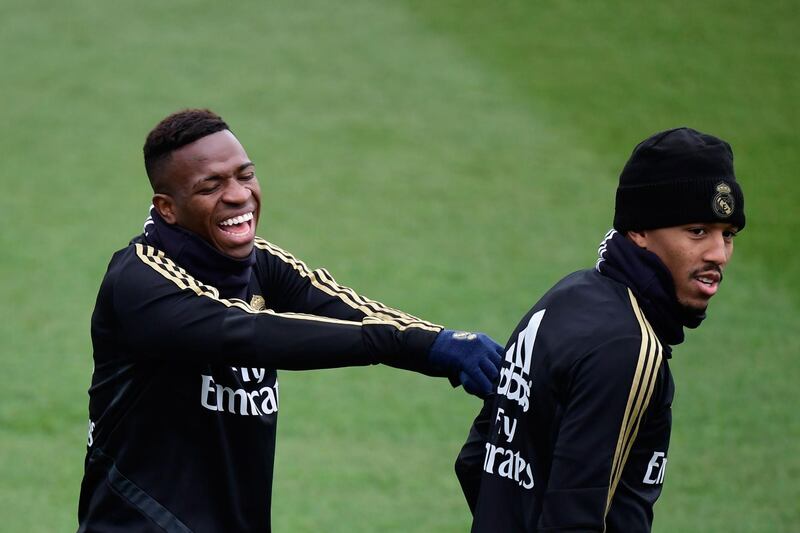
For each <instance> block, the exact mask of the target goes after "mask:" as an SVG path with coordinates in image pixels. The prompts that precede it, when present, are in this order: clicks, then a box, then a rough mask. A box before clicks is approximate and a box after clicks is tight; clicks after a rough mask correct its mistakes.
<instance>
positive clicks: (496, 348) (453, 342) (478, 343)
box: [428, 329, 503, 398]
mask: <svg viewBox="0 0 800 533" xmlns="http://www.w3.org/2000/svg"><path fill="white" fill-rule="evenodd" d="M502 353H503V347H502V346H500V345H499V344H497V343H496V342H494V341H493V340H492V338H491V337H489V336H488V335H486V334H484V333H469V332H467V331H453V330H452V329H445V330H442V331H441V332H439V336H438V337H436V340H435V341H433V345H432V346H431V351H430V353H429V354H428V360H429V361H430V362H431V363H432V364H433V365H434V366H436V367H438V368H439V369H441V370H443V371H445V372H449V373H452V374H457V375H458V378H459V380H461V385H463V386H464V390H465V391H467V392H468V393H470V394H474V395H475V396H478V397H479V398H485V397H486V396H488V395H489V394H491V393H492V389H493V388H494V381H495V380H496V379H497V376H498V375H499V374H500V364H501V363H502V361H503V358H502Z"/></svg>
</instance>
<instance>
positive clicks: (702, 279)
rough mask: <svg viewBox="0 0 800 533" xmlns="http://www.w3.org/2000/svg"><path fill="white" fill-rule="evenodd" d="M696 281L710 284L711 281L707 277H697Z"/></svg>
mask: <svg viewBox="0 0 800 533" xmlns="http://www.w3.org/2000/svg"><path fill="white" fill-rule="evenodd" d="M697 281H699V282H700V283H705V284H706V285H711V284H712V283H713V282H712V281H711V280H710V279H708V278H697Z"/></svg>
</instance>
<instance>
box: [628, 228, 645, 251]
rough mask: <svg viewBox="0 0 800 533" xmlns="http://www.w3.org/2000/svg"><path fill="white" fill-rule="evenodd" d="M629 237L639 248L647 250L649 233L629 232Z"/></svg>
mask: <svg viewBox="0 0 800 533" xmlns="http://www.w3.org/2000/svg"><path fill="white" fill-rule="evenodd" d="M627 237H628V238H629V239H630V240H632V241H633V242H634V244H636V246H638V247H639V248H644V249H645V250H647V232H646V231H628V233H627Z"/></svg>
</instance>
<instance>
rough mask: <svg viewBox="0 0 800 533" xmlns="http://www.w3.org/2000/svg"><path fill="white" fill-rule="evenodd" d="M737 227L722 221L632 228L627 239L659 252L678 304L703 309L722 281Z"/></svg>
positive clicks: (697, 310)
mask: <svg viewBox="0 0 800 533" xmlns="http://www.w3.org/2000/svg"><path fill="white" fill-rule="evenodd" d="M737 231H738V229H737V228H736V227H735V226H733V225H731V224H726V223H721V222H714V223H707V222H704V223H696V224H685V225H683V226H673V227H669V228H659V229H651V230H646V231H629V232H628V238H629V239H631V240H632V241H633V242H635V243H636V244H637V245H638V246H640V247H642V248H645V249H647V250H650V251H651V252H653V253H654V254H656V255H657V256H658V257H659V258H660V259H661V261H663V263H664V264H665V265H666V266H667V268H668V269H669V271H670V273H671V274H672V279H673V281H674V282H675V293H676V295H677V297H678V303H680V304H681V305H682V306H683V307H684V308H687V309H689V310H691V311H693V312H704V311H705V309H706V307H708V302H709V300H710V299H711V297H712V296H714V294H716V292H717V289H718V288H719V284H720V283H721V282H722V271H723V270H724V268H725V266H726V265H727V264H728V261H730V259H731V256H732V255H733V238H734V237H735V236H736V232H737Z"/></svg>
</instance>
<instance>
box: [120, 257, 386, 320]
mask: <svg viewBox="0 0 800 533" xmlns="http://www.w3.org/2000/svg"><path fill="white" fill-rule="evenodd" d="M135 246H136V255H137V256H138V257H139V259H140V260H141V261H142V263H144V264H145V265H147V266H149V267H150V268H152V269H153V270H154V271H156V272H157V273H158V274H160V275H161V276H162V277H164V278H165V279H167V280H169V281H171V282H172V283H174V284H175V285H176V286H177V287H178V288H179V289H181V290H189V291H192V292H194V293H195V294H196V295H198V296H201V297H204V298H209V299H211V300H214V301H216V302H219V303H221V304H223V305H225V306H227V307H236V308H239V309H241V310H243V311H246V312H248V313H251V314H265V315H273V316H279V317H283V318H290V319H294V320H308V321H312V322H324V323H328V324H346V325H350V326H361V325H362V323H361V322H355V321H352V320H339V319H336V318H328V317H322V316H316V315H307V314H303V313H276V312H275V311H273V310H271V309H262V310H257V309H254V308H253V307H252V306H250V304H248V303H247V302H245V301H243V300H239V299H238V298H230V299H227V298H220V296H219V291H218V290H217V289H216V287H212V286H210V285H205V284H203V283H201V282H200V281H198V280H196V279H195V278H193V277H192V276H191V275H189V273H187V272H186V271H185V270H184V269H182V268H181V267H179V266H178V265H176V264H175V263H174V262H172V260H171V259H169V258H168V257H167V256H166V255H164V252H162V251H161V250H157V249H156V248H153V247H152V246H147V245H143V244H136V245H135ZM381 322H383V323H389V322H388V321H381Z"/></svg>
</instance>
